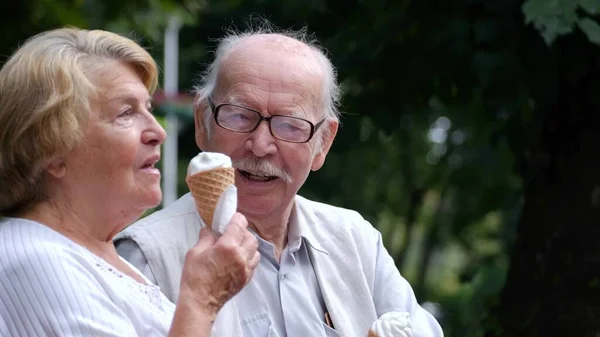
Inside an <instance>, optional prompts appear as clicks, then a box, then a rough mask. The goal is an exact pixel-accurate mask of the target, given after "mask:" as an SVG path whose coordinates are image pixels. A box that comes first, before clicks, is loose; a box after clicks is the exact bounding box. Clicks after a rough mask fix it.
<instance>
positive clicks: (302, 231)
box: [288, 203, 329, 254]
mask: <svg viewBox="0 0 600 337" xmlns="http://www.w3.org/2000/svg"><path fill="white" fill-rule="evenodd" d="M297 208H298V203H294V208H293V209H292V213H291V214H290V221H289V224H288V226H289V227H288V245H289V248H290V251H292V252H294V251H296V250H298V249H300V246H301V244H302V241H306V243H308V245H310V246H311V247H312V248H313V249H315V250H318V251H320V252H322V253H325V254H329V253H328V252H327V250H325V248H323V246H322V245H321V242H320V241H319V240H318V239H317V237H316V236H315V235H314V233H313V231H312V227H314V226H315V224H313V223H311V222H310V221H309V219H306V218H304V217H303V216H301V215H300V214H299V213H298V211H297Z"/></svg>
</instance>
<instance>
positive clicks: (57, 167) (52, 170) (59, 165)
mask: <svg viewBox="0 0 600 337" xmlns="http://www.w3.org/2000/svg"><path fill="white" fill-rule="evenodd" d="M46 172H48V174H50V175H51V176H52V177H54V178H56V179H60V178H62V177H64V176H65V175H66V174H67V165H66V164H65V159H64V157H58V158H55V159H52V161H51V162H50V163H49V164H48V165H47V166H46Z"/></svg>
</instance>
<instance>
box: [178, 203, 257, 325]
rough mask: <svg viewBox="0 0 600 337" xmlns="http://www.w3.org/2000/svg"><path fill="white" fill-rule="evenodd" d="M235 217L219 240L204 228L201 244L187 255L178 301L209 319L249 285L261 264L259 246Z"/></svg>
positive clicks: (242, 222) (240, 218)
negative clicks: (195, 309) (194, 308)
mask: <svg viewBox="0 0 600 337" xmlns="http://www.w3.org/2000/svg"><path fill="white" fill-rule="evenodd" d="M247 226H248V222H247V220H246V218H245V217H244V216H243V215H242V214H240V213H236V214H235V215H234V216H233V218H232V219H231V221H230V223H229V225H228V226H227V228H226V230H225V232H224V233H223V235H222V236H221V237H220V238H218V239H217V238H216V237H215V235H214V234H213V233H212V232H211V231H210V230H209V229H208V228H202V230H201V231H200V240H199V241H198V243H197V244H196V245H195V246H194V247H192V248H191V249H190V250H189V251H188V252H187V254H186V257H185V265H184V267H183V272H182V276H181V291H180V294H179V301H178V302H181V301H185V302H188V303H186V304H187V305H192V306H194V307H196V308H198V310H201V311H202V312H204V313H205V314H208V315H209V316H210V317H214V316H216V314H217V312H218V311H219V310H220V309H221V307H222V306H223V305H224V304H225V303H226V302H227V301H228V300H229V299H230V298H231V297H233V296H234V295H235V294H237V293H238V292H239V291H240V290H242V288H243V287H244V286H245V285H246V284H247V283H248V281H249V280H250V279H251V278H252V275H253V274H254V269H255V268H256V266H257V265H258V262H259V260H260V254H259V253H258V251H257V248H258V242H257V241H256V238H255V237H254V235H252V234H251V233H250V232H249V231H248V230H247V229H246V227H247Z"/></svg>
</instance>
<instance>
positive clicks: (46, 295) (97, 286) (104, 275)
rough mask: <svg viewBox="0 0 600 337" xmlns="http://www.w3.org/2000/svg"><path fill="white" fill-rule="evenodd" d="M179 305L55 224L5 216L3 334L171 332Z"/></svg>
mask: <svg viewBox="0 0 600 337" xmlns="http://www.w3.org/2000/svg"><path fill="white" fill-rule="evenodd" d="M132 269H134V270H135V267H133V266H132ZM140 275H141V274H140ZM142 277H143V276H142ZM174 310H175V306H174V305H173V304H172V303H171V302H169V300H168V299H167V298H166V297H165V296H164V295H163V294H162V293H161V292H160V289H159V288H158V287H157V286H155V285H153V284H151V283H150V282H148V284H147V285H144V284H140V283H138V282H136V281H135V280H133V279H132V278H130V277H129V276H127V275H124V274H122V273H120V272H119V271H118V270H115V269H114V267H112V266H111V265H110V264H108V263H107V262H105V261H104V260H103V259H101V258H99V257H97V256H96V255H94V254H92V253H91V252H90V251H88V250H87V249H85V248H84V247H82V246H80V245H78V244H76V243H74V242H73V241H71V240H69V239H68V238H67V237H65V236H63V235H61V234H59V233H58V232H56V231H54V230H52V229H50V228H49V227H46V226H44V225H42V224H39V223H37V222H33V221H29V220H24V219H15V218H1V219H0V336H2V337H4V336H40V337H42V336H54V337H62V336H99V337H105V336H144V337H146V336H148V337H151V336H166V335H167V334H168V331H169V328H170V324H171V320H172V318H173V312H174Z"/></svg>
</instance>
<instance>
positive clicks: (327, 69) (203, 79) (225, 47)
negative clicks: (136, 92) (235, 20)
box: [194, 20, 341, 143]
mask: <svg viewBox="0 0 600 337" xmlns="http://www.w3.org/2000/svg"><path fill="white" fill-rule="evenodd" d="M249 26H250V28H248V29H247V30H245V31H243V32H239V31H237V30H236V29H228V30H227V31H226V34H225V36H224V37H223V38H221V39H219V40H217V41H218V44H217V49H216V50H215V52H214V54H215V58H214V60H213V62H212V63H211V64H210V65H209V66H208V68H207V69H206V71H205V72H204V73H202V74H201V76H200V77H199V79H198V83H197V85H196V86H195V97H196V99H195V102H194V107H195V108H196V109H197V108H198V106H199V104H200V103H201V102H206V100H207V99H208V97H211V96H212V95H213V94H214V92H215V90H216V88H217V75H218V73H219V69H220V67H221V64H222V63H223V60H224V59H225V58H226V57H227V55H228V54H229V53H230V52H231V51H232V50H233V49H234V48H235V47H236V46H237V45H238V44H239V43H240V42H241V41H242V40H243V39H245V38H248V37H251V36H255V35H262V34H276V35H281V36H285V37H288V38H292V39H294V40H297V41H299V42H301V43H303V44H305V45H307V46H308V47H309V48H310V49H311V50H312V51H313V52H314V54H315V57H316V59H317V61H318V62H319V63H320V65H321V68H322V70H323V74H324V76H323V86H322V87H323V93H322V95H321V97H323V102H322V106H323V110H324V112H325V116H326V117H328V119H329V120H335V121H338V122H339V116H340V112H339V110H338V108H339V105H340V98H341V90H340V86H339V84H338V82H337V72H336V69H335V67H334V66H333V64H332V63H331V61H330V60H329V58H328V57H327V55H326V51H325V50H324V49H323V48H322V47H320V46H319V45H318V44H317V40H316V39H315V38H314V37H313V36H311V35H309V34H308V33H307V29H306V27H304V28H302V29H300V30H291V29H288V30H279V29H277V28H275V27H274V26H273V25H272V24H271V23H270V22H268V21H266V20H261V22H260V23H259V24H258V25H255V26H254V27H253V26H252V25H249ZM196 109H194V110H196ZM209 110H210V109H209V108H208V107H207V111H205V113H204V127H205V129H206V130H205V131H206V133H207V135H208V136H209V137H210V133H211V130H210V125H211V123H210V122H211V118H212V111H209ZM324 127H325V128H324V129H325V131H324V133H323V135H322V136H323V137H322V138H321V139H325V138H327V136H329V135H328V134H327V132H330V131H329V128H328V127H327V125H324ZM319 143H320V142H319Z"/></svg>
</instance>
